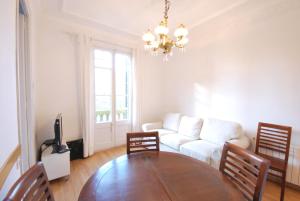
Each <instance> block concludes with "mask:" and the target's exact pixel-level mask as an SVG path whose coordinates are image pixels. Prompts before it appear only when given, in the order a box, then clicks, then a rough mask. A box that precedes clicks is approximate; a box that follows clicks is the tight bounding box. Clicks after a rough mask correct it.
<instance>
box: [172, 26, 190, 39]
mask: <svg viewBox="0 0 300 201" xmlns="http://www.w3.org/2000/svg"><path fill="white" fill-rule="evenodd" d="M188 33H189V32H188V30H187V29H186V28H185V26H184V25H183V24H181V25H180V26H179V27H178V28H177V29H176V30H175V32H174V36H175V37H176V38H179V37H186V36H187V35H188Z"/></svg>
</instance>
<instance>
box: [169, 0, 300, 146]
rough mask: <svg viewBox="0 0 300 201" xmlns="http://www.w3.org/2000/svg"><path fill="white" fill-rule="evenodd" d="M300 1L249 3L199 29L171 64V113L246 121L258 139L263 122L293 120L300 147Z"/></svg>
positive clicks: (247, 129)
mask: <svg viewBox="0 0 300 201" xmlns="http://www.w3.org/2000/svg"><path fill="white" fill-rule="evenodd" d="M270 2H271V1H270ZM274 2H275V1H274ZM277 2H278V1H277ZM299 3H300V2H299V1H298V2H297V1H293V0H291V1H290V0H289V1H283V3H278V4H272V5H268V6H266V5H265V6H262V4H260V3H259V2H256V3H255V2H254V3H252V2H251V1H249V3H247V4H245V5H243V6H241V7H239V8H237V9H235V10H232V11H230V12H229V13H226V14H224V15H222V16H219V17H218V18H216V19H214V20H212V21H209V22H207V23H205V24H202V25H200V26H199V27H197V28H195V29H193V30H191V35H190V45H189V46H188V49H187V52H186V53H185V54H184V55H179V54H175V56H174V57H173V58H172V59H171V60H170V62H168V64H167V65H166V66H164V69H165V72H164V76H165V83H164V86H165V88H164V94H165V96H164V97H163V99H164V101H165V106H164V108H165V112H168V111H180V112H183V113H186V114H189V115H195V116H212V117H217V118H221V119H228V120H234V121H238V122H240V123H241V124H242V126H243V128H244V129H245V132H246V133H247V134H248V135H250V136H254V135H255V132H256V128H257V123H258V122H259V121H264V122H271V123H277V124H286V125H290V126H292V127H293V134H292V144H296V145H300V124H299V122H300V115H299V114H300V104H299V103H300V95H299V92H300V84H299V75H300V68H299V66H300V57H299V53H300V38H299V36H300V23H299V19H300V5H299Z"/></svg>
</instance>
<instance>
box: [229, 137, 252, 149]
mask: <svg viewBox="0 0 300 201" xmlns="http://www.w3.org/2000/svg"><path fill="white" fill-rule="evenodd" d="M227 142H229V143H231V144H235V145H237V146H239V147H241V148H243V149H248V148H249V146H250V139H249V138H248V137H247V136H246V135H242V136H241V137H240V138H237V139H232V140H228V141H227Z"/></svg>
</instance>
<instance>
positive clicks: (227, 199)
mask: <svg viewBox="0 0 300 201" xmlns="http://www.w3.org/2000/svg"><path fill="white" fill-rule="evenodd" d="M78 200H79V201H161V200H164V201H169V200H173V201H175V200H176V201H177V200H180V201H194V200H195V201H199V200H201V201H208V200H209V201H237V200H245V199H244V197H243V195H242V194H241V193H240V192H239V191H238V190H237V189H236V188H235V187H234V186H233V185H232V184H231V182H230V181H229V180H228V179H227V178H226V177H225V176H223V175H222V174H221V173H220V172H219V171H217V170H216V169H214V168H212V167H210V166H209V165H207V164H206V163H204V162H201V161H199V160H196V159H193V158H190V157H187V156H184V155H181V154H176V153H171V152H162V151H161V152H140V153H135V154H130V155H124V156H121V157H119V158H117V159H115V160H112V161H110V162H108V163H106V164H105V165H104V166H102V167H101V168H100V169H99V170H98V171H97V172H96V173H95V174H94V175H93V176H92V177H91V178H90V179H89V180H88V181H87V183H86V184H85V185H84V187H83V189H82V190H81V193H80V196H79V199H78Z"/></svg>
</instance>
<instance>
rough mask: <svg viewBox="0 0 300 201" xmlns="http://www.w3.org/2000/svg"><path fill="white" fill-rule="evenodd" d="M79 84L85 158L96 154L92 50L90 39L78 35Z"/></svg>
mask: <svg viewBox="0 0 300 201" xmlns="http://www.w3.org/2000/svg"><path fill="white" fill-rule="evenodd" d="M78 42H79V46H78V55H77V58H78V59H79V62H78V63H79V65H78V84H79V87H78V89H79V104H80V113H79V115H80V129H81V133H82V137H83V146H84V150H83V152H84V157H88V156H91V155H93V154H94V118H93V114H94V113H93V111H94V107H93V97H92V95H93V93H91V92H92V89H93V88H92V86H93V85H92V81H93V80H92V79H91V78H92V76H93V70H92V68H91V65H90V58H91V48H90V39H89V38H88V37H87V36H85V35H83V34H81V35H78Z"/></svg>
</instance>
